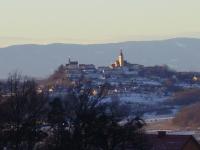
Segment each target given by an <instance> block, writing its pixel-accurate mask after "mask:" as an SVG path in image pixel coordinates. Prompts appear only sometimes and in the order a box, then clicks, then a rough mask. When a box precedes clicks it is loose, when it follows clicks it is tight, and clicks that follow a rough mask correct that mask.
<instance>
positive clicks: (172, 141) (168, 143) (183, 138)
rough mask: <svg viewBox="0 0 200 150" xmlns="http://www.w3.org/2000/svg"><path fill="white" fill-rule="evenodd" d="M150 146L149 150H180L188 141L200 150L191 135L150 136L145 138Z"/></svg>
mask: <svg viewBox="0 0 200 150" xmlns="http://www.w3.org/2000/svg"><path fill="white" fill-rule="evenodd" d="M147 137H148V138H149V142H150V144H151V145H152V149H151V150H182V149H183V148H184V146H185V145H186V144H187V143H188V142H189V141H190V140H193V142H194V143H195V144H196V146H197V147H199V149H200V145H199V143H198V142H197V141H196V139H195V138H194V137H193V136H192V135H156V134H150V135H148V136H147Z"/></svg>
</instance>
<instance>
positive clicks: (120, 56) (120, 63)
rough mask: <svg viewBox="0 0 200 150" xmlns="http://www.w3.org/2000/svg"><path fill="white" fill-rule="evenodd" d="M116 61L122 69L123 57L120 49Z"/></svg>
mask: <svg viewBox="0 0 200 150" xmlns="http://www.w3.org/2000/svg"><path fill="white" fill-rule="evenodd" d="M118 61H119V66H120V67H123V66H124V55H123V51H122V49H120V55H119V59H118Z"/></svg>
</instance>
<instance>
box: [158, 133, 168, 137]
mask: <svg viewBox="0 0 200 150" xmlns="http://www.w3.org/2000/svg"><path fill="white" fill-rule="evenodd" d="M166 134H167V133H166V131H158V137H160V138H161V137H165V136H166Z"/></svg>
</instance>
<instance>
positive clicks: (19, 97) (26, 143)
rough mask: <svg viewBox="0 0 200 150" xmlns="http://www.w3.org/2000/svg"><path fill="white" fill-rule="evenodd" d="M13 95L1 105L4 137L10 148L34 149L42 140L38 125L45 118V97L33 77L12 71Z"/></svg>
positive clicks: (10, 85) (9, 85)
mask: <svg viewBox="0 0 200 150" xmlns="http://www.w3.org/2000/svg"><path fill="white" fill-rule="evenodd" d="M7 85H8V87H9V93H10V96H9V97H7V98H6V99H5V100H4V102H3V103H1V105H0V116H1V117H0V123H1V135H2V136H1V138H2V140H3V141H4V143H2V144H3V145H6V146H8V145H9V147H10V148H11V149H17V150H23V149H32V148H33V146H34V144H35V142H37V141H38V140H39V136H40V135H39V133H40V132H38V131H39V130H38V126H39V125H40V124H41V123H42V121H43V119H44V111H45V109H44V108H45V105H46V100H47V99H46V97H45V96H44V95H42V94H40V95H39V94H38V93H37V92H36V87H37V86H36V83H35V82H34V80H32V79H29V78H27V77H23V76H21V75H20V74H19V73H17V72H16V73H14V74H11V75H10V76H9V78H8V81H7Z"/></svg>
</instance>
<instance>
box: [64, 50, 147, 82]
mask: <svg viewBox="0 0 200 150" xmlns="http://www.w3.org/2000/svg"><path fill="white" fill-rule="evenodd" d="M142 68H143V66H142V65H138V64H130V63H127V61H125V60H124V55H123V51H122V50H121V52H120V55H119V56H118V59H117V60H116V61H115V62H114V63H113V64H111V65H110V66H101V67H97V68H96V67H95V65H93V64H79V63H78V61H71V60H70V59H69V62H68V63H67V64H66V77H67V78H68V79H70V80H71V81H80V80H83V79H84V80H90V81H93V83H94V84H96V85H100V84H102V83H105V82H107V83H110V84H116V85H117V84H119V83H120V82H122V83H124V82H126V79H127V78H128V79H129V81H132V80H131V79H130V78H131V77H134V76H137V75H138V72H139V70H140V69H142Z"/></svg>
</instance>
